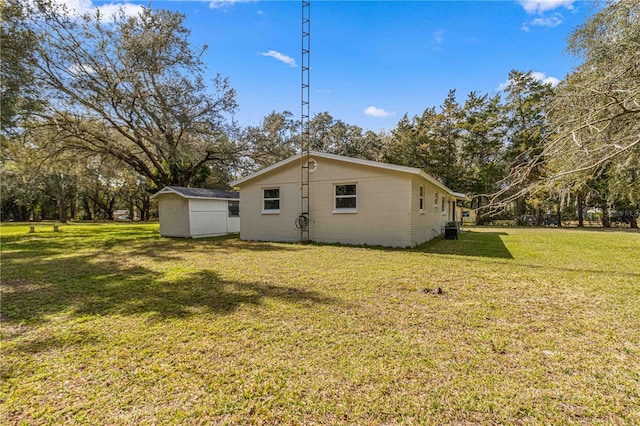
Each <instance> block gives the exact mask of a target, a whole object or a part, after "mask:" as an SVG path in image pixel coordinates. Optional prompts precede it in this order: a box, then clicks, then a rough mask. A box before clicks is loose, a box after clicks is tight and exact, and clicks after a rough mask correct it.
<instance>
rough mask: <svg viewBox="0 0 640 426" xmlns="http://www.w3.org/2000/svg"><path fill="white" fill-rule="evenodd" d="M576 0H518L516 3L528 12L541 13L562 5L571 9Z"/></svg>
mask: <svg viewBox="0 0 640 426" xmlns="http://www.w3.org/2000/svg"><path fill="white" fill-rule="evenodd" d="M575 1H576V0H519V1H518V3H520V5H521V6H522V8H523V9H524V10H525V11H526V12H527V13H529V14H542V13H544V12H546V11H549V10H554V9H558V8H560V7H564V8H566V9H569V10H573V3H575Z"/></svg>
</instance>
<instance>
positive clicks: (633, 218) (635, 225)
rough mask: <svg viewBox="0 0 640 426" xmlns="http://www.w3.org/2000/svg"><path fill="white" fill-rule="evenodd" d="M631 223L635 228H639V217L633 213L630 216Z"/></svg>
mask: <svg viewBox="0 0 640 426" xmlns="http://www.w3.org/2000/svg"><path fill="white" fill-rule="evenodd" d="M629 225H631V227H632V228H633V229H638V218H637V217H635V216H634V215H631V217H630V218H629Z"/></svg>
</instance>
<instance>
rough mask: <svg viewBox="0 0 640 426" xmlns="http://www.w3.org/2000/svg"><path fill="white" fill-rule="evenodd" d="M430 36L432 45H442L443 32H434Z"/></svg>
mask: <svg viewBox="0 0 640 426" xmlns="http://www.w3.org/2000/svg"><path fill="white" fill-rule="evenodd" d="M432 35H433V43H435V44H442V43H444V30H438V31H435V32H434V33H433V34H432Z"/></svg>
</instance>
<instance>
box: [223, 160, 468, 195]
mask: <svg viewBox="0 0 640 426" xmlns="http://www.w3.org/2000/svg"><path fill="white" fill-rule="evenodd" d="M309 156H311V157H316V158H326V159H329V160H335V161H342V162H344V163H348V164H358V165H361V166H368V167H375V168H379V169H384V170H392V171H395V172H401V173H407V174H411V175H417V176H420V177H422V178H423V179H425V180H426V181H428V182H431V183H432V184H434V185H435V186H437V187H439V188H441V189H442V190H444V191H445V192H447V193H449V194H451V195H453V196H454V197H456V198H461V199H466V198H467V197H466V195H465V194H462V193H460V192H455V191H453V190H451V189H449V188H447V187H446V186H445V185H443V184H442V183H441V182H440V181H438V180H437V179H436V178H434V177H433V176H431V175H428V174H427V173H425V172H424V171H423V170H421V169H418V168H415V167H406V166H399V165H397V164H388V163H380V162H377V161H370V160H362V159H360V158H352V157H345V156H342V155H335V154H327V153H324V152H318V151H310V152H309ZM294 161H300V154H297V155H294V156H292V157H289V158H287V159H286V160H282V161H280V162H279V163H276V164H273V165H271V166H269V167H265V168H264V169H262V170H259V171H257V172H256V173H253V174H251V175H249V176H245V177H243V178H241V179H238V180H235V181H233V182H231V183H230V185H231V186H233V187H241V186H242V185H243V184H245V183H247V182H249V181H251V180H253V179H255V178H257V177H260V176H262V175H264V174H266V173H269V172H271V171H273V170H276V169H279V168H280V167H283V166H286V165H287V164H290V163H292V162H294Z"/></svg>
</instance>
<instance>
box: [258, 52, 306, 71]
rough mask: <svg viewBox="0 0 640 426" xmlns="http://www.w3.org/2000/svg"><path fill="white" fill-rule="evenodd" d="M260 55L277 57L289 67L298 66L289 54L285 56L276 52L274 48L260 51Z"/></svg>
mask: <svg viewBox="0 0 640 426" xmlns="http://www.w3.org/2000/svg"><path fill="white" fill-rule="evenodd" d="M260 56H267V57H269V58H274V59H277V60H279V61H280V62H282V63H285V64H287V65H289V66H290V67H291V68H295V67H297V66H298V65H297V64H296V61H295V59H293V58H292V57H291V56H287V55H285V54H284V53H280V52H276V51H275V50H269V51H268V52H260Z"/></svg>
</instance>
